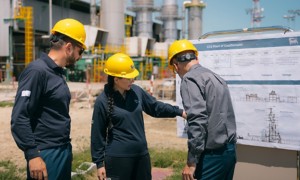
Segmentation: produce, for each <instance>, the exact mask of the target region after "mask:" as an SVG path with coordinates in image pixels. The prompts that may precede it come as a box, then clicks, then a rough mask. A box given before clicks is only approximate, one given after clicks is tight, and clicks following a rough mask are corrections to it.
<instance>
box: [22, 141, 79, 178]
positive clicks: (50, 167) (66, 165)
mask: <svg viewBox="0 0 300 180" xmlns="http://www.w3.org/2000/svg"><path fill="white" fill-rule="evenodd" d="M40 156H41V158H42V159H43V160H44V161H45V163H46V166H47V173H48V180H70V179H71V172H72V159H73V155H72V145H71V144H70V143H68V144H66V145H63V146H59V147H56V148H52V149H45V150H41V152H40ZM27 179H32V178H31V177H30V172H29V166H28V162H27Z"/></svg>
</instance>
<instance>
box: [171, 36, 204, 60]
mask: <svg viewBox="0 0 300 180" xmlns="http://www.w3.org/2000/svg"><path fill="white" fill-rule="evenodd" d="M188 50H191V51H194V52H195V54H196V56H198V50H197V48H196V47H195V46H194V45H193V44H192V43H191V42H190V41H189V40H186V39H182V40H177V41H174V42H173V43H172V44H171V45H170V47H169V51H168V60H169V63H168V64H169V65H170V62H171V60H172V58H173V57H174V56H175V55H176V54H178V53H181V52H183V51H188Z"/></svg>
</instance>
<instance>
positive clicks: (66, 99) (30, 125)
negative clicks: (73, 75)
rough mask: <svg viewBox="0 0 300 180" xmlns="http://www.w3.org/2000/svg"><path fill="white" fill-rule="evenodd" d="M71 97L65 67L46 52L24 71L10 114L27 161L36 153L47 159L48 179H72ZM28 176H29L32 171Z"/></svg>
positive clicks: (15, 136)
mask: <svg viewBox="0 0 300 180" xmlns="http://www.w3.org/2000/svg"><path fill="white" fill-rule="evenodd" d="M70 100H71V94H70V90H69V88H68V86H67V83H66V81H65V77H64V74H63V69H62V68H61V67H59V66H57V65H56V64H55V63H54V61H53V60H52V59H50V57H49V56H48V55H47V54H45V53H43V54H42V55H41V57H40V58H39V59H37V60H35V61H33V62H32V63H30V64H29V65H28V67H26V69H25V70H24V71H23V72H22V73H21V75H20V77H19V86H18V90H17V94H16V99H15V104H14V107H13V111H12V116H11V118H12V119H11V130H12V135H13V137H14V139H15V141H16V144H17V145H18V147H19V148H20V149H21V150H22V151H24V154H25V158H26V160H27V163H28V161H29V160H30V159H33V158H35V157H41V158H42V159H43V160H44V161H45V163H46V165H47V172H48V178H49V180H50V179H55V180H57V179H71V163H72V147H71V144H70V141H71V140H70V121H71V119H70V116H69V104H70ZM27 170H28V167H27ZM27 176H28V179H30V174H29V171H28V174H27Z"/></svg>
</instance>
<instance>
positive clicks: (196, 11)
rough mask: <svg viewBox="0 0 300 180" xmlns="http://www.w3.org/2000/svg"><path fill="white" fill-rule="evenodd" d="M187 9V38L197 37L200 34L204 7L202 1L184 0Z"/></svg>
mask: <svg viewBox="0 0 300 180" xmlns="http://www.w3.org/2000/svg"><path fill="white" fill-rule="evenodd" d="M184 6H185V8H186V9H188V39H198V38H199V37H200V36H201V35H202V11H203V8H205V4H204V2H203V1H199V0H192V1H185V2H184Z"/></svg>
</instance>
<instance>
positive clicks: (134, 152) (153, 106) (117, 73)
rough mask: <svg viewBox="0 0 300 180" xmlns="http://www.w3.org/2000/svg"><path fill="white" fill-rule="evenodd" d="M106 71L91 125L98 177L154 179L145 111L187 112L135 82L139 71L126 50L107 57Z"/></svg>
mask: <svg viewBox="0 0 300 180" xmlns="http://www.w3.org/2000/svg"><path fill="white" fill-rule="evenodd" d="M104 73H106V74H107V75H108V79H107V80H108V82H107V84H106V85H105V87H104V91H103V92H102V93H101V94H100V95H99V96H98V97H97V99H96V102H95V105H94V112H93V120H92V127H91V153H92V159H93V162H94V163H95V164H96V165H97V169H98V177H99V179H101V180H102V179H106V178H112V179H113V178H116V179H120V180H128V179H130V180H140V179H143V180H151V163H150V156H149V152H148V148H147V141H146V137H145V129H144V118H143V111H144V112H145V113H147V114H148V115H150V116H153V117H175V116H183V117H184V118H185V112H184V111H183V110H182V109H179V108H178V107H177V106H172V105H170V104H166V103H163V102H160V101H157V100H156V99H155V98H154V97H152V96H151V95H150V94H149V93H147V92H146V91H144V90H143V89H142V88H141V87H139V86H137V85H134V84H133V82H134V78H135V77H137V76H138V75H139V72H138V71H137V70H136V69H135V67H134V63H133V61H132V59H131V58H130V57H129V56H128V55H126V54H123V53H116V54H114V55H113V56H111V57H110V58H108V60H107V61H106V63H105V67H104Z"/></svg>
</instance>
